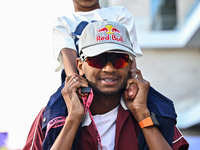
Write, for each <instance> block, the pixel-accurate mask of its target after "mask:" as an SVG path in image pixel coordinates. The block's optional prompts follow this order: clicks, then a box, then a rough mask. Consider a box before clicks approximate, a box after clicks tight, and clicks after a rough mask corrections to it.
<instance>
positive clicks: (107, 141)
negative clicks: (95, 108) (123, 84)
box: [82, 97, 128, 150]
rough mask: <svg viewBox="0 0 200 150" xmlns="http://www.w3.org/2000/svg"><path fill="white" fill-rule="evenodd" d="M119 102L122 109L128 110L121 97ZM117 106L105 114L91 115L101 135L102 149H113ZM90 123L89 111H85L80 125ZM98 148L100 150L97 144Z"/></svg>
mask: <svg viewBox="0 0 200 150" xmlns="http://www.w3.org/2000/svg"><path fill="white" fill-rule="evenodd" d="M120 104H121V106H122V107H123V108H124V110H128V108H127V107H126V105H125V102H124V99H123V98H122V97H121V100H120ZM118 108H119V106H118V107H116V108H114V109H113V110H111V111H109V112H107V113H106V114H103V115H95V116H93V119H94V122H95V124H96V126H97V130H98V132H99V134H100V137H101V143H102V146H103V150H114V147H115V131H116V120H117V114H118ZM90 123H91V119H90V115H89V112H88V111H87V113H86V115H85V117H84V118H83V121H82V127H84V126H89V125H90ZM98 150H101V148H100V145H98Z"/></svg>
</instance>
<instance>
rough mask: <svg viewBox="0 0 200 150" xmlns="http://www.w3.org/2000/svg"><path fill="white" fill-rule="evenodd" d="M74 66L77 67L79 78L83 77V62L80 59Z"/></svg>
mask: <svg viewBox="0 0 200 150" xmlns="http://www.w3.org/2000/svg"><path fill="white" fill-rule="evenodd" d="M76 66H77V69H78V71H79V74H80V75H81V76H83V75H84V74H85V73H84V70H83V61H82V60H81V59H80V58H77V59H76Z"/></svg>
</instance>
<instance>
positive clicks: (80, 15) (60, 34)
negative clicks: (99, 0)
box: [53, 6, 142, 71]
mask: <svg viewBox="0 0 200 150" xmlns="http://www.w3.org/2000/svg"><path fill="white" fill-rule="evenodd" d="M104 19H106V20H108V21H116V22H120V23H122V24H124V25H125V26H126V28H127V30H128V32H129V35H130V39H131V42H132V44H133V50H134V52H135V53H136V55H137V56H142V51H141V49H140V47H139V45H138V41H137V35H136V30H135V22H134V18H133V16H132V14H131V13H130V12H129V11H128V10H127V9H126V8H125V7H123V6H114V7H107V8H101V9H95V10H92V11H89V12H74V13H72V14H69V15H66V16H62V17H58V18H57V20H56V21H55V23H54V27H53V44H54V54H55V56H56V57H57V59H58V61H59V62H60V67H59V68H58V69H57V70H56V71H59V70H60V69H63V60H62V55H61V53H60V52H61V50H62V49H63V48H70V49H74V50H76V46H75V44H74V38H75V37H76V36H74V35H73V34H72V33H73V32H75V30H76V29H77V27H78V28H79V29H80V25H83V24H84V22H83V21H85V22H88V23H91V22H93V21H100V20H104ZM79 36H80V35H79ZM77 38H78V36H77ZM76 44H77V43H76Z"/></svg>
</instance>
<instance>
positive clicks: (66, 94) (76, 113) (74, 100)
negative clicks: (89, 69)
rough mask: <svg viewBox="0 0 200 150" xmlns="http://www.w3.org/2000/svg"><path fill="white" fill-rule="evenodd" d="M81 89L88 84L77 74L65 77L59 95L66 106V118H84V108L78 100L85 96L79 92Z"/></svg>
mask: <svg viewBox="0 0 200 150" xmlns="http://www.w3.org/2000/svg"><path fill="white" fill-rule="evenodd" d="M81 87H88V82H87V81H86V79H85V78H83V77H81V76H80V75H77V74H73V75H72V76H68V77H66V80H65V86H64V88H63V89H62V91H61V93H62V96H63V98H64V100H65V103H66V106H67V110H68V113H69V115H68V117H70V116H72V117H76V118H77V117H78V118H80V119H82V118H83V116H84V107H83V104H82V101H81V100H80V98H81V97H83V96H84V95H85V94H83V93H81V92H80V91H81ZM77 93H78V94H77Z"/></svg>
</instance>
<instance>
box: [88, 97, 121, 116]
mask: <svg viewBox="0 0 200 150" xmlns="http://www.w3.org/2000/svg"><path fill="white" fill-rule="evenodd" d="M120 99H121V93H119V94H115V95H113V96H105V95H100V94H94V98H93V101H92V104H91V106H90V110H91V113H92V115H96V114H105V113H107V112H109V111H111V110H113V109H114V108H116V107H117V106H118V105H119V103H120Z"/></svg>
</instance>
